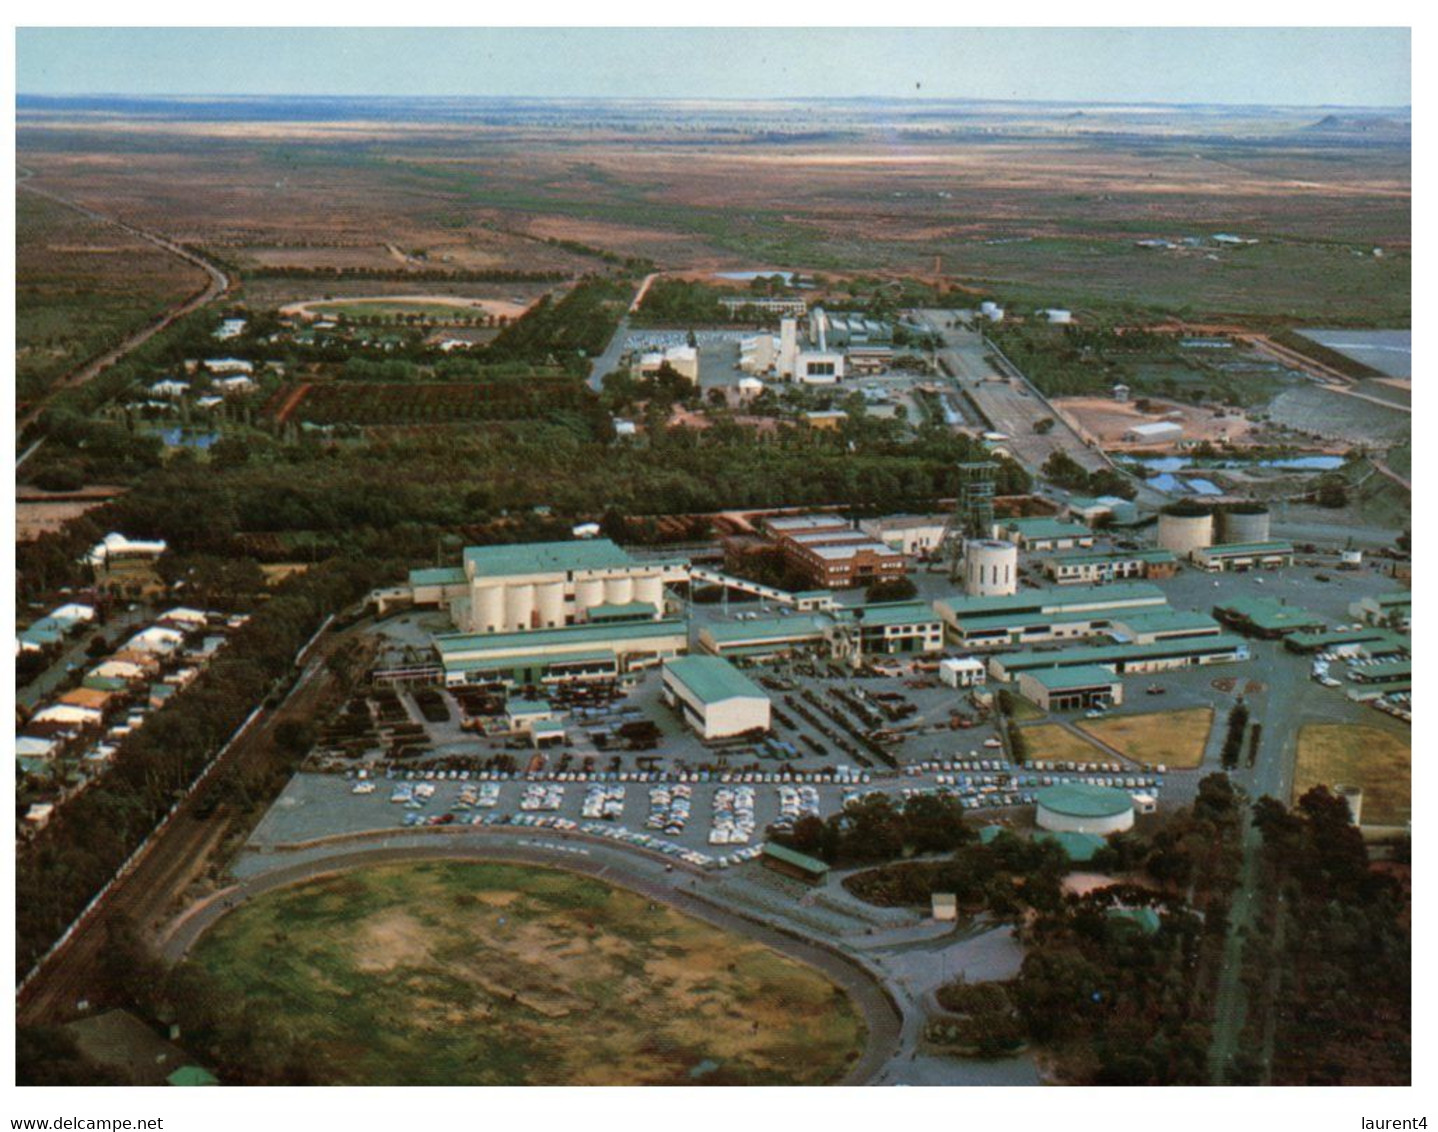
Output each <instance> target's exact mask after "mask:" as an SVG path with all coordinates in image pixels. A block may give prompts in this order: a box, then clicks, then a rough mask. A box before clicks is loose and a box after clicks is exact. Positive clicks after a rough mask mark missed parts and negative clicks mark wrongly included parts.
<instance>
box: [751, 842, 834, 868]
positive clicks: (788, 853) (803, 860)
mask: <svg viewBox="0 0 1438 1132" xmlns="http://www.w3.org/2000/svg"><path fill="white" fill-rule="evenodd" d="M764 856H766V857H773V858H774V860H776V861H783V862H784V863H785V864H789V865H797V866H798V867H799V868H801V869H804V870H805V871H806V872H811V873H819V874H823V873H827V872H828V871H829V866H828V865H826V864H824V862H823V861H821V860H819V859H818V858H816V857H809V856H806V855H805V854H803V853H796V852H795V851H794V850H793V849H790V848H787V847H786V846H783V845H777V844H775V843H774V842H772V841H766V842H764Z"/></svg>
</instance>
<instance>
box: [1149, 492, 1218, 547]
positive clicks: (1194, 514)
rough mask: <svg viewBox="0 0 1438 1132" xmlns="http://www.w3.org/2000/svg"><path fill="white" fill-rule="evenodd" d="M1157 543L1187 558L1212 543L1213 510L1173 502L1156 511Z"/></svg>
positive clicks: (1192, 504) (1197, 505) (1198, 505)
mask: <svg viewBox="0 0 1438 1132" xmlns="http://www.w3.org/2000/svg"><path fill="white" fill-rule="evenodd" d="M1158 545H1159V546H1161V547H1163V548H1164V549H1165V550H1171V551H1173V552H1174V553H1175V554H1176V555H1178V556H1179V557H1180V558H1187V557H1188V556H1189V555H1191V554H1192V553H1193V552H1194V551H1195V550H1202V549H1203V548H1204V547H1206V546H1212V545H1213V512H1212V511H1211V510H1210V509H1209V508H1207V507H1204V506H1202V505H1201V504H1194V503H1188V504H1183V503H1175V504H1172V505H1171V506H1169V507H1165V508H1164V509H1163V510H1162V511H1160V512H1159V513H1158Z"/></svg>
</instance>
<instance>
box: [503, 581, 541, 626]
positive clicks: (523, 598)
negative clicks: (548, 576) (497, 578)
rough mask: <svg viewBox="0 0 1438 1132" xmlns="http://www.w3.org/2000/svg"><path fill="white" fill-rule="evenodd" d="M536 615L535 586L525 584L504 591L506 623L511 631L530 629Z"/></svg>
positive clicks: (508, 587)
mask: <svg viewBox="0 0 1438 1132" xmlns="http://www.w3.org/2000/svg"><path fill="white" fill-rule="evenodd" d="M533 613H534V586H532V585H530V584H528V583H525V584H522V585H517V586H506V587H505V589H504V623H505V625H506V627H508V628H509V629H528V628H529V627H530V626H531V625H532V624H533V622H532V620H531V617H532V615H533Z"/></svg>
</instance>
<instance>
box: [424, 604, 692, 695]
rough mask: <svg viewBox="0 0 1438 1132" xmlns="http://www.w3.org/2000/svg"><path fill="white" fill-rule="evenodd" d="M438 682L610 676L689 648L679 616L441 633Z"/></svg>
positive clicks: (437, 640) (515, 681)
mask: <svg viewBox="0 0 1438 1132" xmlns="http://www.w3.org/2000/svg"><path fill="white" fill-rule="evenodd" d="M434 646H435V648H436V649H437V650H438V651H439V658H440V666H441V668H442V669H443V674H444V682H445V683H446V684H448V685H451V686H453V685H457V684H496V683H498V684H510V685H515V684H518V685H527V684H544V683H557V682H560V681H564V680H612V679H614V678H615V677H616V676H619V675H620V674H622V673H625V672H628V671H630V670H631V669H635V668H644V667H649V666H652V665H654V664H657V663H658V662H659V661H661V660H665V659H667V658H669V657H672V656H677V655H678V654H679V653H681V652H684V651H685V650H686V649H687V648H688V647H689V631H688V626H687V625H686V624H685V623H684V622H683V621H679V620H670V621H649V620H643V621H621V622H614V623H605V622H596V623H594V624H588V625H570V626H568V627H566V628H562V629H535V630H531V631H530V632H527V633H443V634H440V635H439V636H437V637H435V638H434Z"/></svg>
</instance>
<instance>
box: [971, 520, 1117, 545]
mask: <svg viewBox="0 0 1438 1132" xmlns="http://www.w3.org/2000/svg"><path fill="white" fill-rule="evenodd" d="M993 537H994V538H997V539H1006V540H1007V541H1009V542H1012V543H1016V544H1017V545H1018V546H1020V547H1021V548H1023V549H1024V550H1075V549H1077V548H1079V547H1090V546H1093V531H1091V530H1089V528H1088V527H1086V526H1084V525H1083V524H1082V523H1066V522H1063V521H1062V520H1060V519H1049V518H1034V519H999V520H997V521H996V522H995V523H994V528H993Z"/></svg>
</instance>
